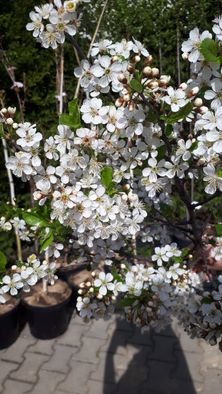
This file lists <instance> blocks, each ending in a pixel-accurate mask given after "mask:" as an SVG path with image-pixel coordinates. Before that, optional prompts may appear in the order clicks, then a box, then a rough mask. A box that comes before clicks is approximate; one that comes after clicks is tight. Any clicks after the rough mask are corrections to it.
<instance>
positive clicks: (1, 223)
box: [0, 216, 36, 242]
mask: <svg viewBox="0 0 222 394" xmlns="http://www.w3.org/2000/svg"><path fill="white" fill-rule="evenodd" d="M12 228H14V229H15V230H16V231H17V233H18V235H19V238H20V239H21V240H22V241H27V242H29V241H31V239H32V238H33V237H34V236H35V231H36V226H32V227H31V228H28V227H27V225H26V222H25V221H24V220H23V219H20V218H19V217H18V216H14V217H13V218H11V219H8V220H7V219H6V218H5V216H2V217H1V218H0V231H1V230H2V231H11V230H12Z"/></svg>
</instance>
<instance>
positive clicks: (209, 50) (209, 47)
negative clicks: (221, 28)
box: [199, 38, 220, 63]
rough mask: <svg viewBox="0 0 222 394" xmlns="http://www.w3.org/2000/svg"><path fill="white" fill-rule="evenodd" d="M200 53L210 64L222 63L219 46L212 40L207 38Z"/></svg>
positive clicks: (200, 48) (201, 46)
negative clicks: (218, 54) (221, 61)
mask: <svg viewBox="0 0 222 394" xmlns="http://www.w3.org/2000/svg"><path fill="white" fill-rule="evenodd" d="M199 51H200V53H201V54H202V55H203V57H204V59H205V60H207V61H208V62H214V63H220V58H219V56H217V52H218V45H217V43H216V42H215V41H214V40H212V39H211V38H205V40H203V41H202V42H201V44H200V47H199Z"/></svg>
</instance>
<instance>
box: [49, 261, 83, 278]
mask: <svg viewBox="0 0 222 394" xmlns="http://www.w3.org/2000/svg"><path fill="white" fill-rule="evenodd" d="M86 267H87V264H86V263H81V264H72V263H71V264H69V265H66V266H62V267H60V268H59V269H58V270H57V272H56V275H57V276H58V278H59V279H62V280H64V281H65V282H68V281H69V277H70V276H71V275H74V274H76V273H78V272H80V271H83V270H85V269H86Z"/></svg>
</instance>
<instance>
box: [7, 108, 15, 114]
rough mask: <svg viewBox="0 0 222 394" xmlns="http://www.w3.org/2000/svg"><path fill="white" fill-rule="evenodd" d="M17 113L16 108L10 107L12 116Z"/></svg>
mask: <svg viewBox="0 0 222 394" xmlns="http://www.w3.org/2000/svg"><path fill="white" fill-rule="evenodd" d="M15 112H16V108H15V107H8V113H9V114H11V115H14V114H15Z"/></svg>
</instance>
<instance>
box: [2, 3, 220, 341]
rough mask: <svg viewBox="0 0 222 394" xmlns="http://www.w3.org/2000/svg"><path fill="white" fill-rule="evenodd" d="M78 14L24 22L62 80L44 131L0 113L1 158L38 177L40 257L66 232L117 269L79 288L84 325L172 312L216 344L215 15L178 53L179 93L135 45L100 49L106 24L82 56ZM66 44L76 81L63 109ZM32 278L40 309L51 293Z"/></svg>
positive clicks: (87, 254) (52, 9)
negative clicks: (185, 73) (182, 67)
mask: <svg viewBox="0 0 222 394" xmlns="http://www.w3.org/2000/svg"><path fill="white" fill-rule="evenodd" d="M106 4H107V2H105V4H104V7H103V9H102V14H101V18H102V15H103V13H104V10H105V7H106ZM45 9H46V10H47V12H46V13H45ZM75 9H76V2H74V1H68V2H64V4H63V3H62V2H60V1H59V2H57V1H56V2H54V3H53V4H51V3H50V4H46V5H45V6H43V7H42V8H41V7H40V8H38V9H35V12H34V13H31V14H30V17H31V19H32V22H31V23H29V24H28V25H27V29H28V30H29V31H33V36H34V37H35V38H37V39H38V42H40V43H41V44H42V46H43V47H45V48H48V47H51V48H52V49H57V48H58V51H59V54H60V69H59V75H60V78H59V81H60V86H59V96H58V97H59V124H58V127H57V131H56V132H55V133H54V134H53V135H50V137H49V138H44V136H43V133H42V132H39V131H37V128H36V125H32V124H31V123H28V122H20V123H19V124H14V123H13V122H12V124H11V125H10V124H9V123H7V119H6V118H5V121H4V127H5V129H6V130H7V136H8V144H10V138H11V139H12V140H13V141H14V142H15V144H14V147H15V149H14V151H15V152H14V154H11V156H10V157H9V158H8V160H7V164H6V166H7V168H8V170H10V171H12V173H13V174H14V175H15V176H17V177H20V178H23V180H32V185H33V198H34V200H35V201H36V202H38V203H39V206H40V207H41V208H40V209H39V210H38V209H37V208H36V207H34V208H33V209H32V211H31V213H28V214H27V213H25V214H24V220H26V222H29V221H30V220H33V221H34V222H35V224H36V225H37V226H38V230H37V232H38V235H39V237H40V243H41V250H40V252H43V251H45V253H46V254H47V253H48V255H49V251H50V247H52V249H53V250H54V251H55V250H56V243H57V242H58V237H59V236H60V233H62V232H64V235H65V236H64V238H65V241H64V242H67V244H69V246H70V248H72V250H73V252H74V253H75V258H80V257H81V258H86V260H87V263H88V264H89V265H90V266H92V267H93V269H94V268H95V266H96V265H100V267H101V266H102V265H105V266H108V267H109V272H101V269H100V270H98V271H95V273H93V275H92V277H91V278H90V280H88V278H87V280H86V282H85V284H84V285H81V286H80V287H81V288H80V289H79V297H78V299H77V309H78V311H79V312H80V315H81V316H82V317H83V318H84V319H85V320H89V319H90V318H92V317H95V318H99V317H103V318H108V317H109V316H110V315H111V314H112V313H113V312H114V310H115V304H118V305H119V306H122V307H123V309H124V311H125V315H126V318H127V319H128V320H130V321H133V322H134V323H135V324H137V325H138V326H140V327H141V328H142V329H143V330H146V329H149V328H150V327H153V328H155V329H157V330H161V329H162V328H164V327H165V326H166V325H167V324H169V323H170V321H171V318H172V316H175V317H176V318H177V319H178V321H179V323H180V324H181V325H182V326H184V328H185V330H186V331H187V332H188V334H189V335H191V336H192V337H201V338H204V339H205V340H206V341H208V342H209V343H210V344H215V343H217V342H219V341H220V339H221V332H222V308H221V303H222V288H221V286H222V285H221V283H222V282H221V276H220V275H219V274H218V273H216V272H215V273H213V271H212V270H211V272H210V274H209V263H210V264H211V265H212V262H213V264H214V263H215V261H218V262H220V260H221V259H222V248H221V243H222V241H221V239H222V225H221V217H220V212H218V209H217V206H218V204H221V191H222V176H221V154H222V144H221V133H222V103H221V90H222V86H221V62H222V61H221V39H222V38H221V37H222V35H221V18H216V19H215V21H214V25H213V32H214V33H215V35H214V36H213V35H212V33H211V32H209V31H205V32H203V33H202V34H201V33H200V32H199V30H198V29H197V28H195V29H193V30H192V31H191V32H190V35H189V39H188V40H187V41H185V42H184V43H183V44H182V52H183V58H184V59H185V60H187V61H188V62H190V63H191V65H190V68H191V78H190V79H189V80H188V81H186V82H184V83H179V86H176V87H173V84H171V78H170V76H168V75H164V74H162V73H161V72H160V70H159V69H158V68H157V67H156V65H155V64H154V59H153V58H152V56H151V55H150V53H149V52H148V50H147V49H146V48H145V47H144V46H143V45H142V43H140V42H138V41H137V40H136V39H132V40H130V41H126V40H124V39H123V40H122V41H120V42H116V43H113V42H110V41H109V40H104V41H102V42H98V43H96V42H95V38H96V35H97V32H98V29H99V24H100V22H101V18H100V19H99V22H98V25H97V27H96V31H95V34H94V36H93V39H92V42H91V44H90V48H89V52H88V55H87V56H86V58H85V59H84V57H83V53H82V51H81V50H80V48H79V46H78V45H76V42H75V40H74V39H73V35H75V32H76V30H75V29H73V26H74V25H75V26H77V25H78V23H77V14H76V13H75V12H74V10H75ZM36 21H38V23H37V26H36V23H35V22H36ZM58 22H60V23H58ZM49 23H50V25H49ZM49 26H50V28H49ZM66 39H67V40H69V41H70V43H71V44H72V45H73V46H74V49H75V53H76V57H77V61H78V63H79V66H78V67H77V68H76V69H75V76H76V77H78V78H79V81H78V84H77V88H76V92H75V97H74V99H73V100H71V101H70V103H69V105H68V113H63V112H64V108H63V96H64V86H63V85H64V83H63V82H64V75H63V72H64V60H65V59H64V52H63V43H64V41H65V40H66ZM80 90H81V92H82V94H81V95H79V92H80ZM10 127H11V129H10ZM42 207H46V208H45V210H46V211H47V215H46V216H47V217H45V216H44V208H42ZM31 217H32V218H33V219H32V218H31ZM203 218H204V220H203ZM206 218H207V219H206ZM208 223H210V224H211V225H212V226H213V228H214V231H215V235H214V239H213V242H212V239H211V238H210V237H209V236H206V228H207V225H208ZM212 223H213V224H212ZM33 224H34V223H33ZM181 234H182V236H181ZM175 240H176V241H177V242H175ZM185 244H186V245H187V246H186V247H184V245H185ZM209 244H211V247H210V248H209ZM53 253H54V252H53ZM50 254H51V252H50ZM141 258H142V260H141ZM198 260H199V262H200V263H201V264H200V265H201V268H200V267H199V268H198V269H197V263H198ZM215 264H216V263H215ZM196 271H199V272H196ZM44 283H46V282H44ZM37 286H38V287H37V292H36V293H37V294H40V293H41V308H42V304H43V303H44V302H46V301H44V300H46V298H47V297H49V295H47V296H46V293H47V292H46V288H45V290H44V291H43V292H42V291H41V290H40V289H41V287H40V285H37ZM37 294H35V291H34V292H33V297H34V298H35V299H36V298H38V295H37ZM29 298H30V300H31V299H32V298H31V297H30V295H27V297H25V302H26V301H28V299H29ZM34 298H33V301H32V303H33V305H32V308H33V306H34V307H35V308H36V306H35V301H34ZM47 299H48V298H47ZM30 305H31V301H30ZM42 310H43V309H41V311H42Z"/></svg>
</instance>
